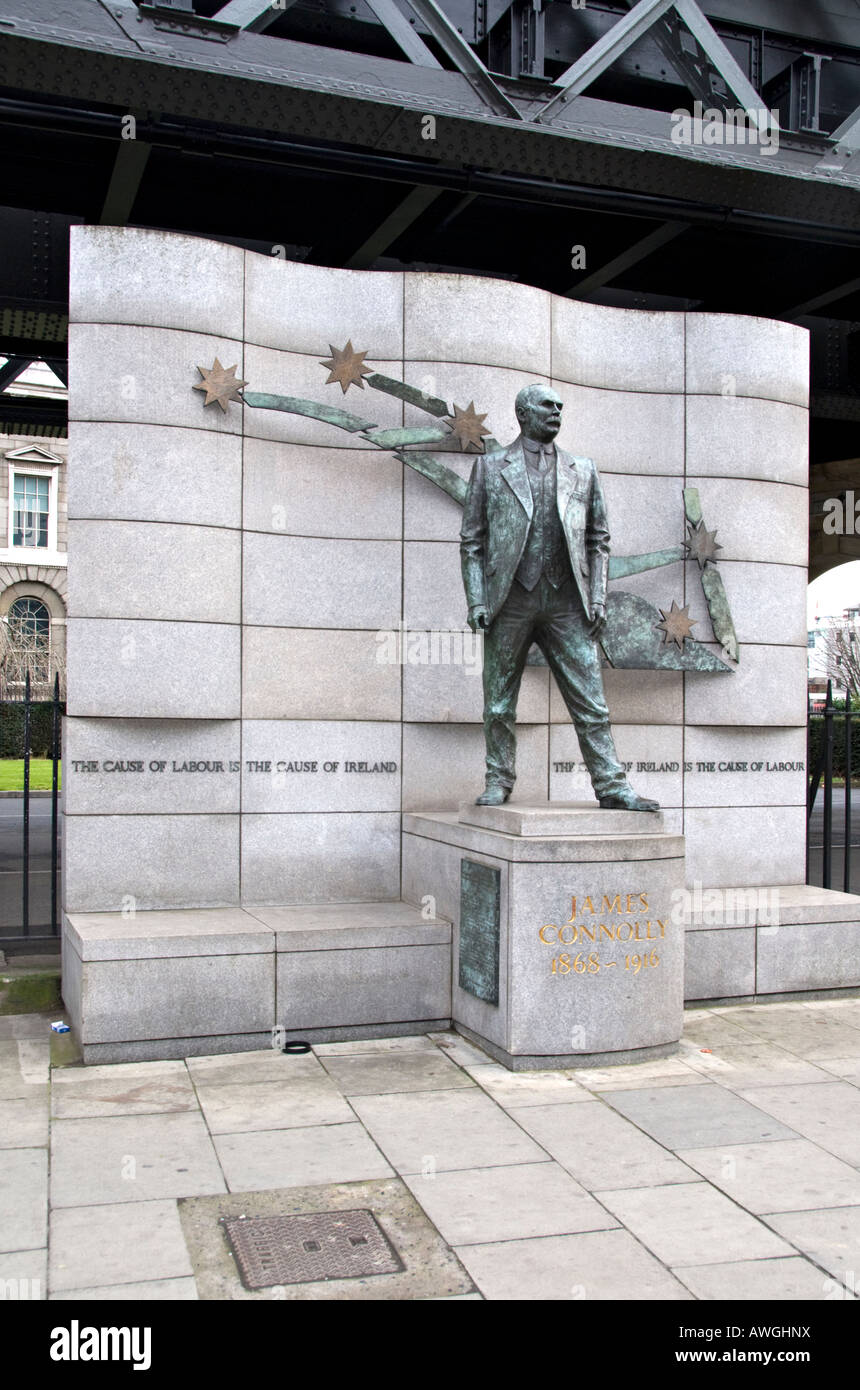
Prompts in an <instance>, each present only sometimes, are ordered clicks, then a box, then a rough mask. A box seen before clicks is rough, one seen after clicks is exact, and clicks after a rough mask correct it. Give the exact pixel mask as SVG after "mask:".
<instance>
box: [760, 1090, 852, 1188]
mask: <svg viewBox="0 0 860 1390" xmlns="http://www.w3.org/2000/svg"><path fill="white" fill-rule="evenodd" d="M743 1096H744V1098H745V1099H746V1100H748V1101H750V1102H751V1103H752V1104H753V1105H755V1106H757V1107H758V1109H759V1110H762V1111H764V1112H765V1113H766V1114H768V1115H773V1116H775V1118H776V1119H778V1120H781V1121H782V1122H783V1123H784V1124H786V1125H790V1126H791V1128H792V1129H793V1130H795V1132H796V1133H797V1134H800V1135H802V1136H803V1137H804V1138H805V1139H811V1140H812V1141H813V1143H815V1144H818V1145H820V1147H821V1148H822V1149H826V1150H827V1151H828V1153H832V1154H835V1155H836V1157H837V1158H842V1159H844V1160H845V1162H846V1163H851V1164H853V1165H854V1166H855V1167H857V1166H860V1093H858V1090H857V1087H856V1086H852V1085H851V1084H850V1082H848V1081H828V1082H824V1083H823V1084H822V1085H819V1084H817V1083H816V1084H815V1085H813V1086H756V1087H752V1088H751V1089H749V1090H744V1091H743Z"/></svg>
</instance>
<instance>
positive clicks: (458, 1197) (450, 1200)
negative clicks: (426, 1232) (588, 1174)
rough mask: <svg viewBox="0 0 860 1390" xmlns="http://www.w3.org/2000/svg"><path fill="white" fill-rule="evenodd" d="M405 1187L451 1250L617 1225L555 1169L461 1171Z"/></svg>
mask: <svg viewBox="0 0 860 1390" xmlns="http://www.w3.org/2000/svg"><path fill="white" fill-rule="evenodd" d="M404 1181H405V1183H406V1185H407V1186H408V1187H409V1188H410V1190H411V1191H412V1192H413V1193H414V1195H415V1197H416V1198H417V1200H418V1201H419V1202H420V1203H421V1206H422V1207H423V1208H424V1210H425V1211H426V1213H427V1215H428V1216H429V1217H430V1220H431V1221H432V1222H433V1224H434V1226H435V1227H436V1228H437V1230H438V1231H440V1232H441V1234H442V1235H443V1236H444V1238H445V1240H447V1242H448V1244H449V1245H474V1244H477V1243H480V1242H492V1241H502V1240H523V1239H527V1238H529V1237H532V1236H552V1235H568V1234H572V1233H573V1232H576V1231H601V1230H608V1229H610V1228H611V1227H614V1226H617V1225H618V1222H617V1221H616V1220H615V1218H614V1217H613V1216H610V1215H609V1214H608V1213H607V1211H606V1209H605V1207H602V1206H600V1204H599V1203H598V1202H595V1201H594V1199H593V1197H589V1196H588V1194H587V1193H586V1192H585V1190H584V1188H582V1187H580V1185H579V1183H577V1182H575V1181H574V1179H573V1178H572V1177H571V1176H570V1174H569V1173H566V1172H565V1171H564V1169H563V1168H561V1167H559V1165H558V1164H555V1163H522V1164H513V1165H511V1166H509V1167H505V1168H467V1169H458V1170H457V1171H455V1172H437V1173H433V1174H428V1175H426V1176H423V1177H422V1176H420V1175H417V1176H411V1177H407V1178H405V1179H404Z"/></svg>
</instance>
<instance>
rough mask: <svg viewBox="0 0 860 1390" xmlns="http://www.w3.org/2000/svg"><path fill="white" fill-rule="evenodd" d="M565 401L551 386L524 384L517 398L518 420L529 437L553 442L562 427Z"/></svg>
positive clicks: (545, 442) (540, 441) (541, 442)
mask: <svg viewBox="0 0 860 1390" xmlns="http://www.w3.org/2000/svg"><path fill="white" fill-rule="evenodd" d="M562 406H563V401H562V399H561V397H560V396H559V394H558V392H557V391H553V389H552V387H551V386H541V385H540V384H535V385H533V386H524V387H523V389H522V391H520V392H519V394H518V395H517V399H516V406H515V409H516V412H517V420H518V421H519V426H520V429H521V430H522V432H523V434H524V435H525V436H526V438H527V439H534V440H537V442H538V443H539V444H551V443H552V441H553V440H554V439H555V437H556V435H557V434H558V432H559V430H560V429H561V411H562Z"/></svg>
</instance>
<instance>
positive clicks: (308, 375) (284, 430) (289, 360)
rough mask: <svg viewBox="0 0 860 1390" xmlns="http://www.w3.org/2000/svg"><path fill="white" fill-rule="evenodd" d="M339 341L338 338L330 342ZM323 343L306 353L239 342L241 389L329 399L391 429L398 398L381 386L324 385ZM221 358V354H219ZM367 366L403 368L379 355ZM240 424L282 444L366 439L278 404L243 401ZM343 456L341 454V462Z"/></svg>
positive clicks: (357, 443)
mask: <svg viewBox="0 0 860 1390" xmlns="http://www.w3.org/2000/svg"><path fill="white" fill-rule="evenodd" d="M336 346H338V347H341V346H342V344H340V343H339V344H336ZM328 355H329V354H328V351H327V348H326V347H324V348H323V350H322V351H321V352H319V353H314V354H313V355H309V354H307V353H301V352H277V351H276V350H275V349H274V348H265V347H257V346H256V345H255V344H253V343H251V342H246V344H245V370H244V372H243V373H242V375H243V376H244V377H246V378H247V380H248V385H247V386H246V388H245V390H246V391H247V392H248V393H249V394H251V393H253V392H255V391H259V392H262V393H264V394H270V395H273V396H298V397H300V398H301V399H303V400H310V401H318V402H319V403H320V404H321V405H333V406H335V407H337V409H338V410H345V411H347V412H348V413H349V414H350V415H356V416H358V417H359V418H360V419H362V420H366V421H367V423H368V424H372V425H377V426H379V427H381V428H385V429H394V428H397V426H399V425H402V424H403V403H402V401H400V400H398V399H397V397H396V396H389V395H388V394H387V393H386V392H384V391H374V390H373V389H372V388H367V387H366V388H365V389H364V390H362V391H359V390H358V388H356V389H354V390H353V389H352V388H350V390H349V391H347V393H346V395H344V394H343V392H342V390H341V388H340V386H339V385H338V384H337V382H332V383H331V384H329V385H326V381H327V378H328V376H329V372H328V370H327V368H325V367H323V366H321V365H320V363H321V361H322V360H323V359H324V358H326V357H328ZM221 361H222V362H223V361H224V359H223V357H222V358H221ZM373 370H374V371H377V372H379V373H380V374H381V375H382V376H390V377H394V378H395V379H397V378H402V376H403V368H402V362H401V360H400V359H399V358H397V359H396V360H394V361H391V360H383V361H375V362H374V363H373ZM244 430H245V437H246V438H249V437H250V438H254V439H277V440H280V441H282V442H283V443H286V444H301V445H303V446H304V447H305V448H308V447H311V446H314V445H316V446H319V447H320V448H324V449H332V448H334V449H350V450H352V449H367V447H368V445H367V440H366V439H364V438H362V436H361V434H359V433H353V434H350V433H348V432H347V431H346V430H343V429H341V428H340V427H339V426H338V425H328V424H324V423H323V422H322V421H321V420H313V419H311V418H310V417H309V416H305V415H292V414H289V413H288V412H286V411H283V410H263V409H261V408H260V407H259V406H250V405H246V406H245V407H244ZM348 464H349V459H348V458H347V457H344V468H346V467H347V465H348Z"/></svg>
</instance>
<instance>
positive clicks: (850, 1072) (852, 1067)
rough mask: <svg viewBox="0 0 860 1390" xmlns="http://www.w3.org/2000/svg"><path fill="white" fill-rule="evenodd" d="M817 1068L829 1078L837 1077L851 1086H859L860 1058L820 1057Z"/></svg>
mask: <svg viewBox="0 0 860 1390" xmlns="http://www.w3.org/2000/svg"><path fill="white" fill-rule="evenodd" d="M818 1066H819V1067H820V1068H821V1070H822V1071H824V1072H826V1073H827V1074H828V1075H829V1076H838V1077H839V1078H840V1080H842V1081H850V1082H851V1085H852V1086H860V1057H822V1058H821V1059H820V1060H819V1062H818Z"/></svg>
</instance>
